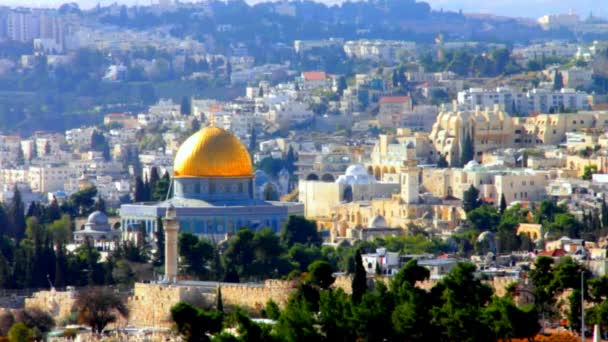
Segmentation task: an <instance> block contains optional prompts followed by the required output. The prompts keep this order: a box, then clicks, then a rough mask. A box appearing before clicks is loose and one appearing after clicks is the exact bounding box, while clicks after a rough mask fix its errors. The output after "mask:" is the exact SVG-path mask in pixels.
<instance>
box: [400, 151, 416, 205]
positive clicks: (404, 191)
mask: <svg viewBox="0 0 608 342" xmlns="http://www.w3.org/2000/svg"><path fill="white" fill-rule="evenodd" d="M418 173H419V169H418V161H416V160H405V161H403V166H402V167H401V172H400V173H399V182H400V183H401V200H402V201H403V202H404V203H406V204H417V203H418V196H419V195H418V192H419V187H420V182H419V180H418V177H419V175H418Z"/></svg>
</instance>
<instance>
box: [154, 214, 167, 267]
mask: <svg viewBox="0 0 608 342" xmlns="http://www.w3.org/2000/svg"><path fill="white" fill-rule="evenodd" d="M154 234H155V235H156V253H155V254H154V265H156V266H160V265H162V264H164V263H165V228H164V227H163V220H162V219H161V218H160V217H157V218H156V232H154Z"/></svg>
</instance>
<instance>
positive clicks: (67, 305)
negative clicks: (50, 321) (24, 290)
mask: <svg viewBox="0 0 608 342" xmlns="http://www.w3.org/2000/svg"><path fill="white" fill-rule="evenodd" d="M75 300H76V292H74V291H53V290H51V291H38V292H35V293H34V294H33V295H32V297H30V298H26V299H25V305H24V307H25V308H26V309H29V308H38V309H40V310H43V311H46V312H48V313H50V314H51V316H53V318H55V321H56V322H57V323H60V322H61V321H62V320H64V319H66V318H67V317H68V316H69V315H70V314H71V313H72V306H73V305H74V302H75Z"/></svg>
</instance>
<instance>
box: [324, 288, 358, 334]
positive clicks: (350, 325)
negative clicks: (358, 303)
mask: <svg viewBox="0 0 608 342" xmlns="http://www.w3.org/2000/svg"><path fill="white" fill-rule="evenodd" d="M353 310H354V308H353V305H352V302H351V300H350V296H348V295H347V294H346V293H344V291H343V290H342V289H336V290H334V291H322V292H321V294H320V298H319V314H318V322H319V324H320V326H321V330H322V332H323V335H324V336H325V339H324V340H325V341H344V342H347V341H355V340H357V336H356V333H355V322H354V317H353Z"/></svg>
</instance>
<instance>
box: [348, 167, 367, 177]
mask: <svg viewBox="0 0 608 342" xmlns="http://www.w3.org/2000/svg"><path fill="white" fill-rule="evenodd" d="M344 174H345V175H346V176H361V175H367V171H365V167H364V166H363V165H359V164H355V165H351V166H349V167H348V168H347V169H346V172H344Z"/></svg>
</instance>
